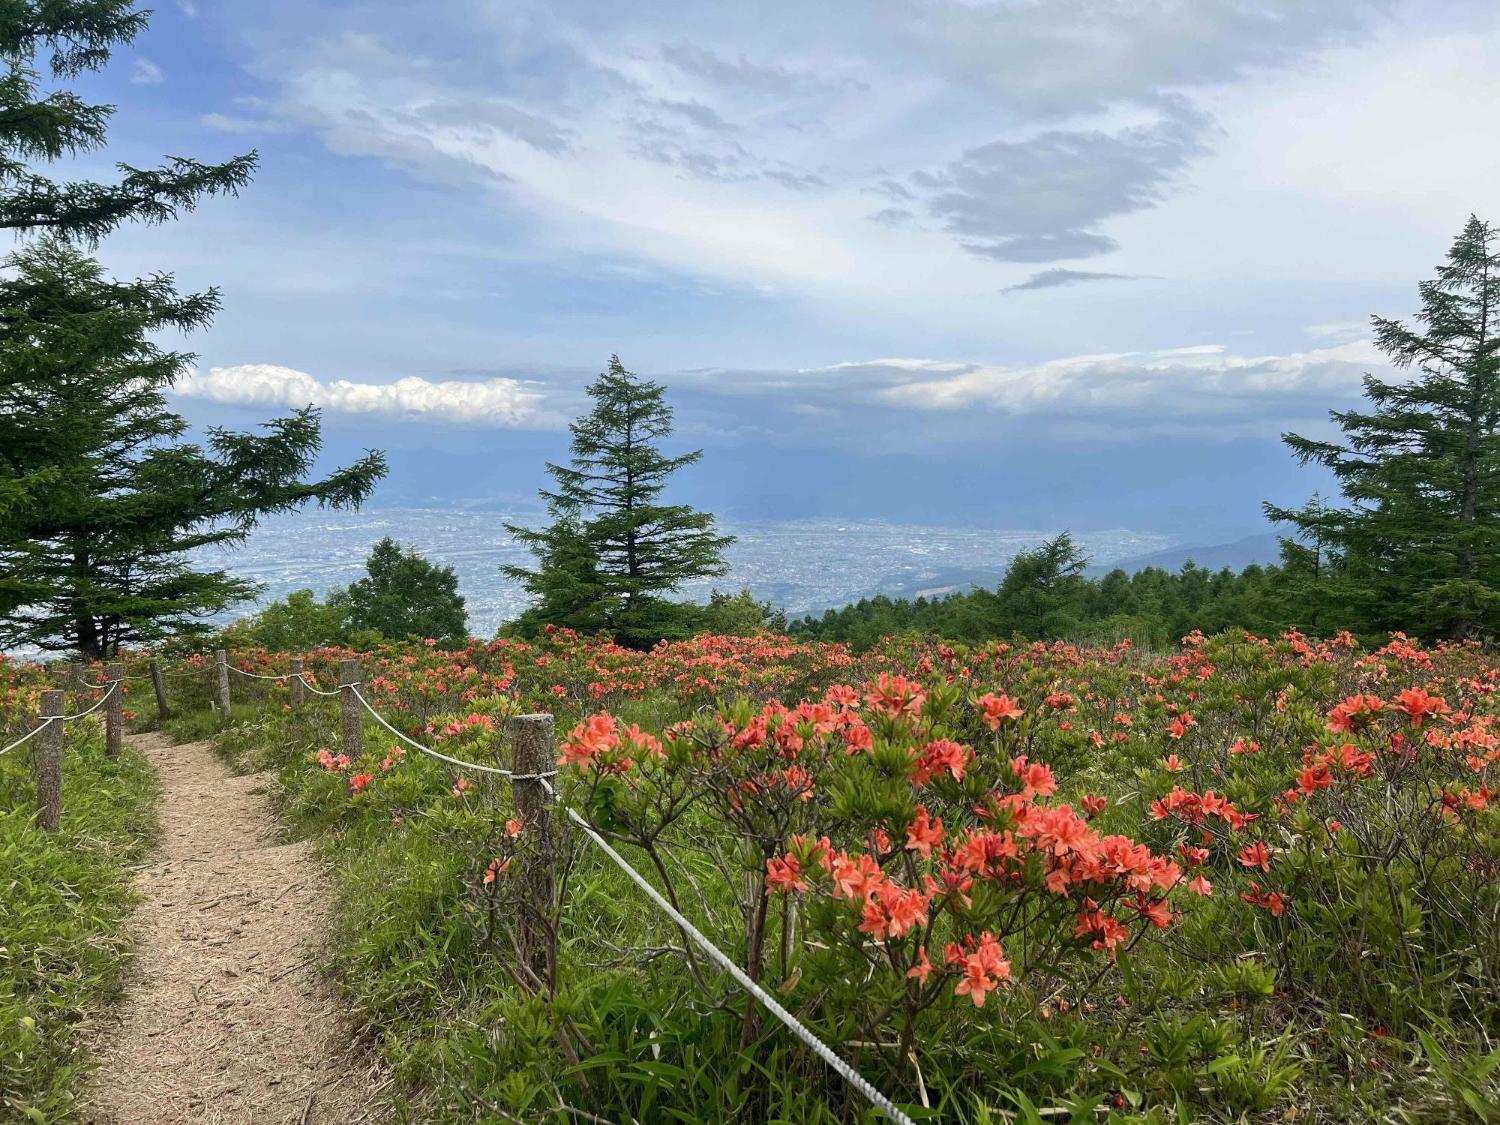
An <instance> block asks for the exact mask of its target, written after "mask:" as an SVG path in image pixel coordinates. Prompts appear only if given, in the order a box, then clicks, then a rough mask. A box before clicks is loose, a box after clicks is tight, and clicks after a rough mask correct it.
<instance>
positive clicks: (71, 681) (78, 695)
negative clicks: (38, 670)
mask: <svg viewBox="0 0 1500 1125" xmlns="http://www.w3.org/2000/svg"><path fill="white" fill-rule="evenodd" d="M48 671H49V672H50V673H51V674H50V676H49V677H48V678H49V679H50V680H51V681H52V684H53V686H54V687H58V688H61V689H62V690H63V691H71V692H72V693H73V704H74V706H73V709H74V710H75V711H83V710H85V709H86V708H87V707H88V704H87V703H85V702H84V701H83V690H84V689H83V678H84V677H83V666H82V665H80V664H77V663H75V662H73V661H71V660H63V661H59V662H57V663H55V664H53V665H52V666H51V668H49V669H48ZM64 706H66V704H64ZM64 714H66V712H64Z"/></svg>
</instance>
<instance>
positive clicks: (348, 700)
mask: <svg viewBox="0 0 1500 1125" xmlns="http://www.w3.org/2000/svg"><path fill="white" fill-rule="evenodd" d="M359 682H360V681H359V661H358V660H340V661H339V712H340V713H341V715H342V717H343V720H344V746H343V752H344V754H345V755H346V756H347V757H348V759H349V760H350V761H351V762H352V761H355V760H356V759H357V758H358V757H359V756H360V755H361V754H363V753H364V749H365V717H364V714H363V713H362V712H361V711H360V702H359V700H358V699H356V698H354V685H355V684H357V683H359Z"/></svg>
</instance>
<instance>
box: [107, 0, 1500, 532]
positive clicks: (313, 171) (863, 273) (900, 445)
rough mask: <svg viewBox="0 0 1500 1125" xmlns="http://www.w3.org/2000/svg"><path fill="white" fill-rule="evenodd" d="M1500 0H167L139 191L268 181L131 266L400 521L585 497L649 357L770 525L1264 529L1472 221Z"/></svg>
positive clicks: (135, 126)
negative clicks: (213, 314)
mask: <svg viewBox="0 0 1500 1125" xmlns="http://www.w3.org/2000/svg"><path fill="white" fill-rule="evenodd" d="M1497 51H1500V9H1497V8H1496V6H1495V5H1493V4H1491V3H1481V2H1478V0H1471V2H1460V0H1426V2H1422V3H1399V2H1395V0H1390V2H1385V0H1319V2H1318V3H1316V4H1312V3H1306V2H1303V0H1260V2H1258V3H1249V2H1247V0H1114V2H1105V0H1048V2H1041V0H989V2H984V0H930V2H923V3H917V2H903V3H897V2H894V0H888V2H881V0H871V2H868V3H865V4H861V5H817V4H807V3H805V2H800V3H782V2H779V0H767V2H763V3H760V4H751V5H747V4H728V3H717V2H707V0H699V2H695V3H674V2H666V0H656V2H652V3H631V2H619V0H614V2H611V3H603V2H589V0H584V2H579V0H554V2H548V3H532V2H529V0H505V2H498V0H426V2H424V3H421V4H410V3H391V2H385V0H352V2H348V0H346V2H341V3H322V2H320V0H291V2H286V0H254V2H240V0H219V2H212V0H194V2H193V3H191V4H188V3H178V2H176V0H160V3H159V4H158V11H157V13H156V15H155V17H154V19H153V23H152V27H151V29H150V30H149V31H148V32H147V33H146V34H145V35H144V36H143V37H142V38H141V39H140V41H139V42H138V43H137V44H136V46H135V47H134V48H132V49H131V50H129V51H125V52H122V53H121V54H120V55H119V56H118V57H117V59H116V61H115V63H114V64H113V65H112V67H111V68H110V70H109V71H108V72H107V73H106V74H104V75H102V76H99V77H98V78H96V79H91V80H90V89H89V90H88V91H87V92H88V93H89V94H91V95H93V96H97V97H100V98H103V99H107V100H109V101H111V102H114V103H116V104H117V105H118V106H119V112H118V114H117V116H116V119H115V124H114V128H113V133H112V143H111V147H110V149H109V152H108V153H107V157H108V158H109V159H120V160H127V161H131V162H133V163H138V164H144V163H150V162H152V161H154V160H155V159H157V158H158V157H159V156H160V155H161V154H163V153H186V154H191V155H194V156H198V157H200V158H203V159H209V158H217V157H224V156H228V155H230V154H232V153H235V152H240V151H244V150H246V149H249V148H252V147H253V148H256V149H258V150H259V152H260V154H261V157H262V170H261V171H260V173H259V175H258V176H257V177H256V180H255V182H254V183H253V185H251V187H250V188H248V189H247V190H246V191H245V192H244V194H243V195H242V196H241V197H240V198H239V199H237V200H229V201H211V202H209V203H207V204H205V205H204V206H203V207H202V208H201V209H200V210H199V211H198V212H197V213H195V214H194V215H192V216H189V217H188V218H186V219H185V220H184V221H182V222H179V223H176V224H173V225H170V226H168V227H165V228H152V229H132V230H128V231H124V232H122V233H120V234H118V235H116V236H114V237H112V238H111V239H109V240H108V241H107V242H106V243H105V245H104V246H103V248H102V250H101V254H102V256H103V257H104V258H105V260H106V261H107V262H108V263H109V264H110V265H111V266H112V267H113V268H115V269H116V270H118V271H119V272H121V273H126V272H134V273H142V272H150V271H154V270H161V269H164V270H169V271H171V272H174V273H175V274H176V275H177V276H178V278H179V281H180V282H181V283H182V284H183V285H184V286H186V287H204V286H207V285H217V286H219V287H220V289H221V291H222V294H223V299H224V311H223V313H222V314H221V315H220V317H219V319H218V321H217V323H216V324H215V326H214V327H213V328H212V329H211V330H209V331H206V332H204V333H202V334H200V335H199V336H198V337H196V338H195V339H194V340H193V341H192V346H193V347H194V348H195V350H197V351H198V353H199V356H200V360H199V366H198V372H197V374H196V375H195V377H193V378H192V379H190V380H188V381H186V382H185V383H184V384H183V385H182V386H181V388H180V394H179V401H180V403H181V405H182V407H183V409H184V410H185V411H186V412H187V413H188V414H189V415H190V417H192V418H193V419H194V420H195V421H197V422H202V423H210V422H218V423H225V424H232V425H243V424H250V423H253V421H254V420H255V419H256V418H258V417H263V416H265V415H266V414H267V413H268V412H269V411H272V410H275V409H278V408H283V407H286V406H291V405H300V404H301V403H304V402H307V401H315V402H317V403H319V404H320V405H321V406H322V407H323V408H324V411H325V417H326V419H327V422H328V434H329V444H330V449H331V451H332V452H334V453H336V454H339V455H342V454H344V453H345V452H346V451H348V450H350V449H352V448H355V447H358V446H360V445H362V444H380V445H383V446H387V447H389V448H390V449H391V450H392V453H393V461H394V464H395V470H396V471H395V472H393V474H392V478H391V480H390V481H389V482H388V486H387V488H386V489H385V490H384V495H385V496H386V497H387V498H388V499H390V500H391V501H393V502H394V501H401V500H410V499H426V498H434V497H435V498H439V499H442V498H448V499H454V500H472V499H485V498H491V499H496V498H499V499H502V500H503V499H504V497H505V496H509V495H514V496H524V495H526V494H529V493H530V492H531V491H533V490H534V488H535V487H536V486H537V484H539V483H540V482H541V479H540V466H541V461H542V459H543V458H544V457H549V456H550V457H556V456H558V455H559V453H560V452H561V445H562V440H563V438H562V434H561V427H562V426H563V424H564V423H565V421H566V419H567V418H569V417H570V416H572V415H573V414H574V413H576V411H577V410H578V409H579V404H580V388H581V386H582V385H583V383H584V382H586V380H587V378H588V377H589V375H590V374H592V373H593V372H594V371H597V370H598V369H599V367H600V366H601V365H602V364H603V362H604V361H605V360H606V359H607V357H608V355H609V354H610V353H611V352H619V353H620V355H621V357H622V359H623V360H624V361H625V363H626V365H627V366H628V367H630V368H632V369H633V370H637V371H639V372H642V373H643V374H650V375H652V376H655V377H659V378H662V379H664V380H665V381H666V382H667V383H668V384H669V386H670V387H671V388H672V392H673V399H674V402H675V403H676V404H677V407H678V417H679V421H680V423H681V432H682V436H683V438H684V439H686V440H688V441H691V442H693V443H695V444H699V445H702V446H704V447H706V448H707V450H708V456H707V457H706V458H705V460H704V462H703V464H702V465H701V466H700V467H699V468H698V469H696V470H694V472H695V474H696V477H695V479H694V480H692V481H688V482H685V488H686V489H687V493H686V494H687V495H691V496H692V497H693V498H694V499H695V500H697V501H699V502H702V503H705V504H711V505H713V506H715V507H716V509H717V510H722V511H725V512H729V513H738V514H741V515H746V516H757V517H764V516H767V515H771V514H776V513H783V514H787V515H792V516H796V515H804V514H817V515H829V514H832V515H850V516H870V515H885V516H888V517H889V518H892V519H898V520H912V521H917V520H919V519H924V518H925V519H926V520H927V521H928V522H931V521H933V520H941V521H945V522H973V523H977V524H981V525H990V526H1049V527H1057V526H1068V525H1071V526H1076V527H1084V528H1088V527H1093V528H1098V527H1108V526H1116V525H1121V524H1127V525H1129V526H1134V527H1138V528H1142V529H1148V530H1157V531H1166V532H1168V533H1171V534H1173V535H1176V536H1178V537H1180V538H1184V539H1189V540H1191V539H1194V538H1195V537H1200V536H1227V535H1230V534H1232V533H1235V532H1241V533H1243V532H1249V531H1253V530H1256V529H1257V524H1258V521H1259V514H1258V503H1259V500H1261V499H1263V498H1267V497H1270V498H1273V499H1276V500H1278V501H1289V500H1295V499H1297V498H1298V497H1300V496H1302V495H1305V494H1306V493H1308V492H1311V491H1312V489H1313V488H1315V487H1318V486H1320V485H1324V484H1326V482H1324V481H1321V480H1319V479H1317V478H1314V477H1313V476H1312V474H1311V473H1309V472H1308V471H1306V470H1300V469H1298V468H1296V466H1295V465H1293V464H1292V463H1291V461H1290V459H1289V458H1288V457H1287V455H1286V454H1285V452H1284V450H1283V449H1282V448H1281V447H1280V445H1279V443H1278V441H1277V435H1278V434H1279V433H1280V431H1282V430H1283V429H1286V428H1288V427H1292V428H1298V429H1303V430H1314V431H1317V430H1319V429H1320V428H1324V427H1325V426H1326V423H1325V422H1324V421H1323V420H1322V419H1323V416H1324V413H1325V411H1326V409H1327V408H1328V407H1330V406H1340V405H1347V404H1348V403H1349V402H1351V401H1352V400H1353V398H1354V397H1355V396H1357V393H1358V381H1359V376H1360V373H1361V372H1363V371H1365V370H1370V369H1378V366H1379V363H1380V357H1379V356H1378V355H1377V354H1376V353H1374V352H1373V350H1372V349H1371V347H1370V345H1369V342H1368V332H1367V318H1368V316H1369V315H1370V314H1371V313H1380V314H1383V315H1398V316H1399V315H1406V314H1408V313H1409V312H1410V311H1411V310H1412V307H1413V303H1414V297H1415V283H1416V282H1417V281H1418V280H1419V279H1420V278H1422V277H1424V276H1426V275H1427V274H1428V272H1429V271H1430V269H1431V267H1432V266H1433V265H1434V264H1435V263H1436V261H1437V260H1438V259H1439V258H1440V257H1441V255H1442V253H1443V251H1444V250H1445V248H1446V246H1447V244H1448V242H1449V241H1450V240H1451V238H1452V236H1453V235H1454V234H1455V233H1456V232H1457V230H1458V228H1459V227H1460V225H1461V224H1462V222H1463V221H1464V219H1465V218H1466V217H1467V215H1468V214H1469V213H1470V212H1471V211H1472V212H1478V213H1479V214H1481V215H1482V216H1485V217H1489V218H1492V219H1495V218H1500V206H1497V204H1500V198H1497V195H1500V149H1497V148H1496V146H1495V145H1494V144H1493V143H1492V140H1493V107H1494V106H1495V105H1497V104H1500V72H1497V71H1496V69H1495V67H1494V66H1493V60H1494V58H1495V57H1497Z"/></svg>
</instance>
